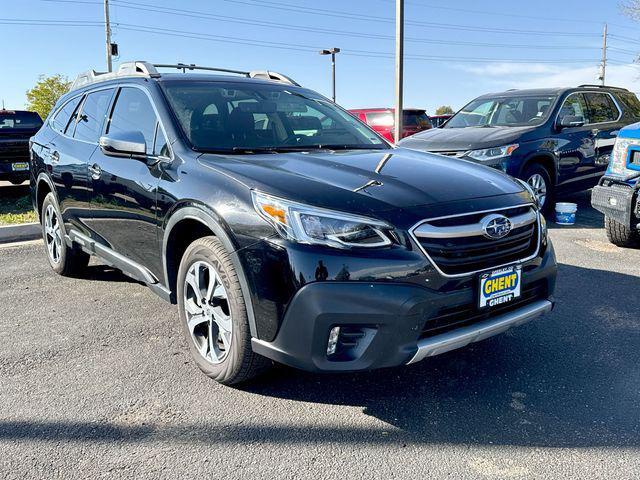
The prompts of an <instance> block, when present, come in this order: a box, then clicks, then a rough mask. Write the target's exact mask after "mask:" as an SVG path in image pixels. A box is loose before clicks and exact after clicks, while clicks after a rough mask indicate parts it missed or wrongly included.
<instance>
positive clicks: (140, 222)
mask: <svg viewBox="0 0 640 480" xmlns="http://www.w3.org/2000/svg"><path fill="white" fill-rule="evenodd" d="M134 131H138V132H141V133H142V134H143V135H144V138H145V142H146V147H147V158H146V159H137V158H131V157H122V156H111V155H106V154H105V153H104V152H103V151H102V150H101V149H100V148H98V149H97V150H96V152H95V154H94V155H93V157H92V159H91V162H90V173H91V191H92V196H91V220H90V223H91V228H92V230H93V231H94V232H96V234H97V235H98V236H99V238H100V241H101V243H103V244H104V245H105V246H107V247H109V248H111V249H113V250H115V251H116V252H118V253H119V254H121V255H124V256H125V257H127V258H128V259H129V260H133V261H135V262H136V263H138V264H140V265H143V266H145V267H147V268H148V269H150V270H151V271H152V272H153V273H154V274H156V276H158V277H160V274H161V272H162V262H161V254H160V248H159V246H158V236H157V227H158V225H157V217H156V195H157V190H158V183H159V179H160V176H161V170H160V168H158V167H159V163H160V162H161V161H163V160H164V159H166V158H168V157H170V155H171V154H170V149H169V146H168V144H167V141H166V140H165V139H166V135H165V133H164V130H163V129H162V127H161V126H160V124H159V122H158V116H157V114H156V110H155V108H154V106H153V104H152V101H151V98H150V97H149V95H148V94H147V92H146V90H143V89H142V88H141V87H137V86H133V85H132V86H123V87H121V88H120V89H119V91H118V92H117V94H116V98H115V102H114V104H113V107H112V109H111V113H110V116H109V120H108V122H107V126H106V128H105V133H104V134H105V135H106V136H109V135H110V134H113V133H118V132H120V133H125V132H134Z"/></svg>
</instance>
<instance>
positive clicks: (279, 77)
mask: <svg viewBox="0 0 640 480" xmlns="http://www.w3.org/2000/svg"><path fill="white" fill-rule="evenodd" d="M154 67H157V68H176V69H178V70H182V72H183V73H186V71H187V70H205V71H208V72H222V73H236V74H238V75H244V76H245V77H249V78H261V79H265V80H275V81H276V82H282V83H288V84H290V85H295V86H297V87H299V86H300V85H299V84H298V83H296V82H295V81H294V80H293V79H292V78H290V77H287V76H286V75H283V74H282V73H278V72H272V71H270V70H252V71H251V72H245V71H242V70H231V69H229V68H218V67H204V66H201V65H195V64H193V63H189V64H187V63H176V64H165V63H156V64H154Z"/></svg>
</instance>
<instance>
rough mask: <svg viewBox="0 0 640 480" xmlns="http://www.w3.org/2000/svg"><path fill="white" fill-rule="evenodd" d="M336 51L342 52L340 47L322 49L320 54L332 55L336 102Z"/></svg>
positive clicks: (334, 97)
mask: <svg viewBox="0 0 640 480" xmlns="http://www.w3.org/2000/svg"><path fill="white" fill-rule="evenodd" d="M336 53H340V49H339V48H335V47H334V48H331V49H328V50H320V55H331V83H332V85H333V88H332V92H333V103H336Z"/></svg>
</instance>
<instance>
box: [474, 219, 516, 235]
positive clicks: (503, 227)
mask: <svg viewBox="0 0 640 480" xmlns="http://www.w3.org/2000/svg"><path fill="white" fill-rule="evenodd" d="M480 224H481V225H482V230H483V232H484V236H485V237H487V238H490V239H492V240H498V239H499V238H502V237H505V236H507V235H508V234H509V232H510V231H511V227H512V225H511V220H509V219H508V218H507V217H505V216H504V215H499V214H496V213H494V214H491V215H487V216H486V217H484V218H483V219H482V220H480Z"/></svg>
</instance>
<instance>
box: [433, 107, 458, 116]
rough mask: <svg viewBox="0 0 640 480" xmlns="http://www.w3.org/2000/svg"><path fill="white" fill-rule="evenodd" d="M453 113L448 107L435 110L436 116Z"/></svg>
mask: <svg viewBox="0 0 640 480" xmlns="http://www.w3.org/2000/svg"><path fill="white" fill-rule="evenodd" d="M453 113H455V112H454V111H453V108H451V107H450V106H449V105H442V106H441V107H438V108H436V115H447V114H453Z"/></svg>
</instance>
